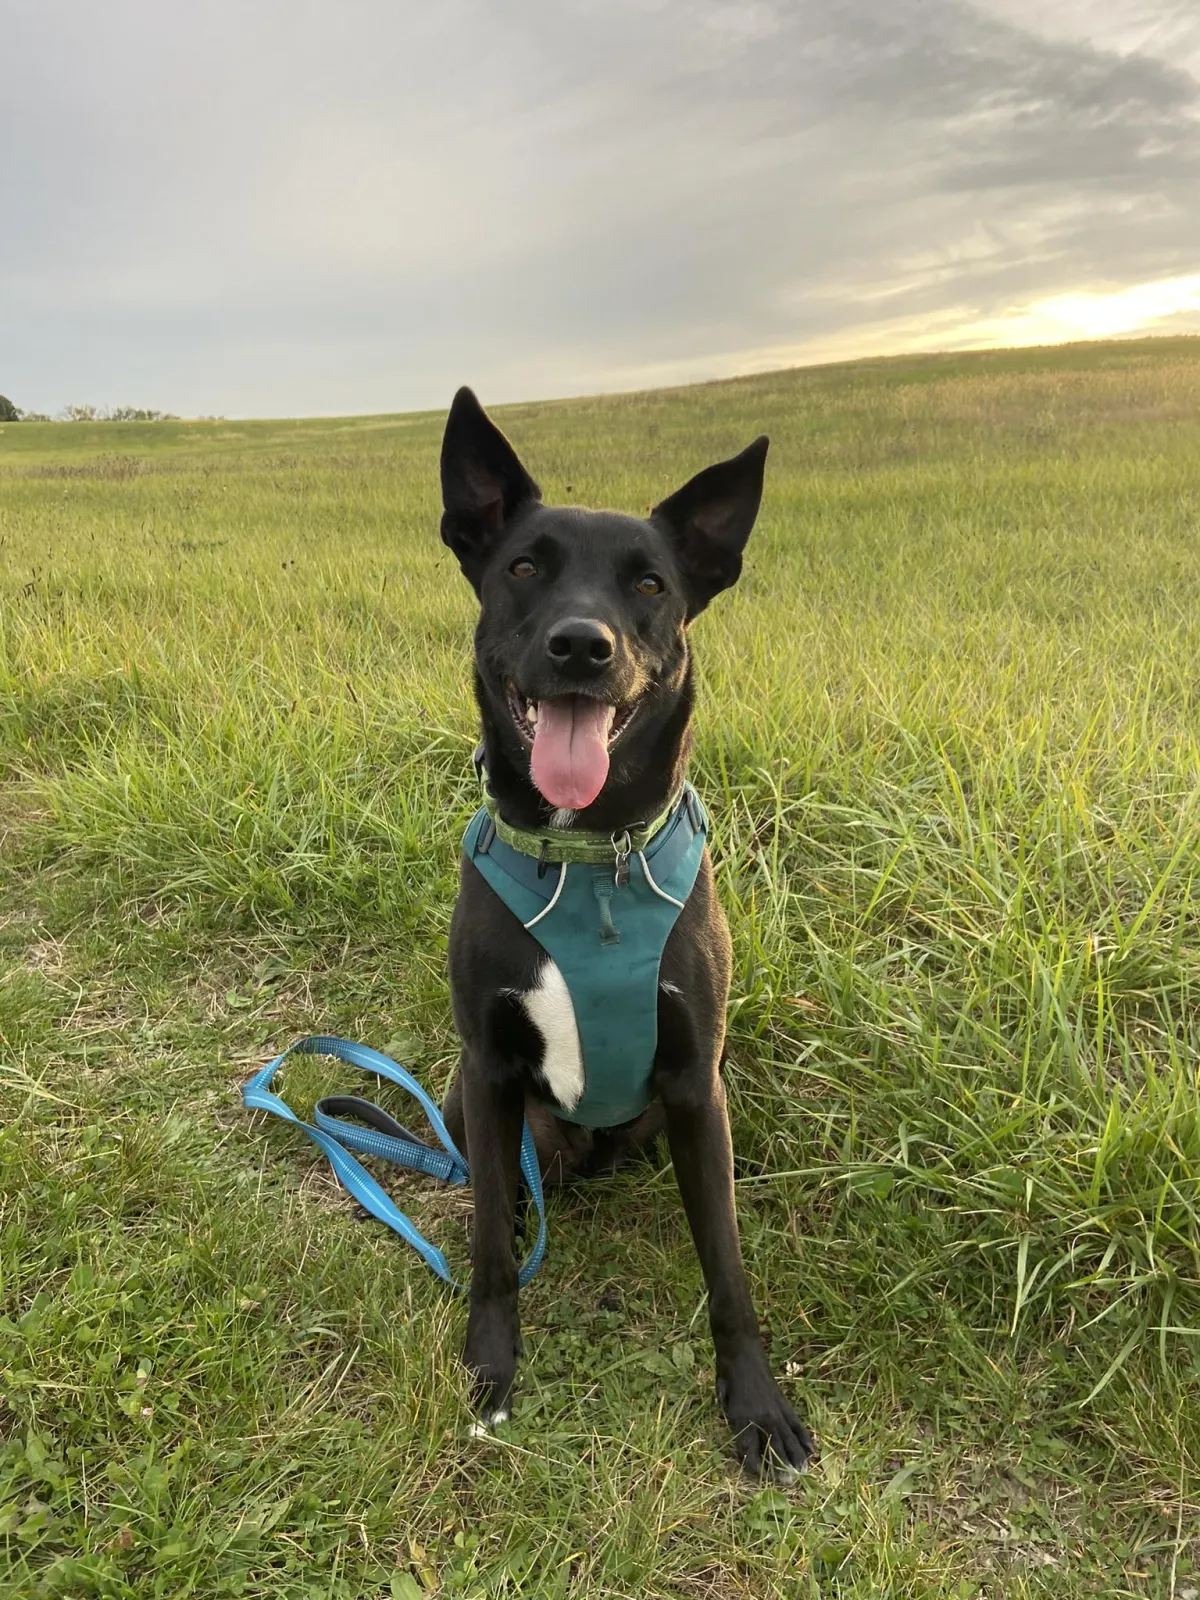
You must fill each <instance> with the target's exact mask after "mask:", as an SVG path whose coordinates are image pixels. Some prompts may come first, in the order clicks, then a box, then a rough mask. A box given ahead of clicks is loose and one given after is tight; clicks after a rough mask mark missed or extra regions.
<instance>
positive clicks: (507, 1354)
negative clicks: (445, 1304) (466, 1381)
mask: <svg viewBox="0 0 1200 1600" xmlns="http://www.w3.org/2000/svg"><path fill="white" fill-rule="evenodd" d="M520 1354H521V1332H520V1326H519V1324H518V1322H517V1319H516V1316H515V1314H514V1313H513V1312H512V1311H511V1310H510V1309H509V1308H508V1307H506V1306H497V1305H481V1306H475V1305H473V1306H472V1307H471V1315H470V1319H469V1321H468V1323H467V1342H466V1346H465V1348H464V1350H463V1361H464V1363H465V1365H466V1367H467V1370H468V1372H469V1373H470V1375H471V1398H472V1400H473V1402H474V1405H475V1409H476V1410H477V1412H478V1413H479V1418H480V1421H481V1422H482V1423H483V1424H484V1426H485V1427H486V1428H494V1427H496V1426H497V1425H498V1424H499V1423H502V1422H507V1421H508V1416H509V1411H510V1406H509V1395H510V1393H511V1390H512V1386H513V1379H514V1378H515V1377H516V1373H517V1359H518V1357H519V1356H520Z"/></svg>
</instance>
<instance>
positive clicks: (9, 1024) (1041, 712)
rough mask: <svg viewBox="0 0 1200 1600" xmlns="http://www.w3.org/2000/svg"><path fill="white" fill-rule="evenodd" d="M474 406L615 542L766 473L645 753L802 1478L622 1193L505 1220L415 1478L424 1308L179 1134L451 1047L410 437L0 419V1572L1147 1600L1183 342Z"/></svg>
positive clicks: (1171, 1422)
mask: <svg viewBox="0 0 1200 1600" xmlns="http://www.w3.org/2000/svg"><path fill="white" fill-rule="evenodd" d="M470 376H471V375H470V373H464V374H462V377H463V378H464V379H466V380H469V379H470ZM483 398H484V399H485V400H486V398H487V396H486V395H485V396H484V397H483ZM499 415H500V420H501V422H502V425H503V426H504V427H505V428H506V429H507V430H508V431H509V432H510V433H511V434H512V436H513V437H514V439H515V441H516V442H517V444H518V447H519V448H520V449H521V451H522V453H523V454H524V455H525V457H526V459H527V461H528V462H529V464H530V466H531V467H532V468H533V470H534V472H535V473H536V475H537V476H538V477H539V478H540V480H541V482H542V484H543V487H544V489H545V490H546V493H547V498H554V499H563V500H568V501H578V502H581V503H589V502H590V503H601V504H612V505H616V506H619V507H621V508H624V509H629V510H634V511H641V510H644V509H645V508H646V507H647V506H648V505H649V504H650V503H651V502H652V501H653V500H654V499H656V498H659V497H661V495H662V494H663V493H664V492H665V491H667V490H669V489H670V488H673V487H675V486H676V485H677V484H678V483H679V482H681V481H682V480H683V479H684V478H685V477H687V476H688V475H690V473H691V472H692V471H693V470H695V469H697V468H699V467H700V466H702V465H704V464H706V463H707V462H708V461H709V460H711V459H714V458H716V457H717V456H719V455H722V454H726V453H729V452H730V451H732V450H733V449H735V448H738V447H740V446H741V445H742V444H744V443H746V442H747V441H748V440H749V439H750V438H751V437H753V435H754V434H756V433H758V432H760V431H766V432H769V433H770V434H771V435H772V441H773V442H772V450H771V457H770V460H769V463H768V484H767V493H766V498H765V501H764V505H763V512H762V516H761V519H760V523H759V527H758V530H757V531H756V533H755V535H754V537H753V540H752V542H751V547H750V553H749V561H748V566H747V572H746V575H745V577H744V578H743V581H742V583H741V585H740V586H739V588H738V589H737V590H736V591H734V592H733V593H732V594H730V595H726V596H723V597H722V598H721V599H720V600H719V601H718V602H716V603H715V604H714V606H713V607H712V609H711V611H710V612H709V613H708V614H706V615H705V617H704V618H703V619H702V620H701V621H700V622H699V623H698V624H697V626H696V630H695V632H696V643H697V647H698V653H699V656H700V658H701V666H702V679H703V684H702V692H701V705H700V716H699V738H698V745H697V760H696V763H695V774H694V775H695V776H696V777H697V779H698V781H699V782H700V784H701V785H702V787H703V790H704V792H705V794H706V796H707V798H708V799H709V801H710V803H711V804H712V806H713V808H714V810H715V813H716V859H717V867H718V874H719V878H720V882H721V886H722V893H723V897H724V900H725V904H726V906H727V908H728V910H729V913H730V918H731V922H732V926H733V931H734V940H735V946H736V975H735V981H734V998H733V1003H732V1010H731V1024H730V1026H731V1064H730V1069H729V1085H730V1097H731V1104H732V1109H733V1115H734V1139H735V1145H736V1148H737V1152H738V1156H739V1161H740V1170H741V1172H742V1178H741V1181H740V1184H739V1209H740V1215H741V1220H742V1229H743V1237H744V1243H745V1251H746V1257H747V1263H748V1266H749V1269H750V1273H751V1278H752V1282H753V1285H754V1291H755V1296H756V1301H757V1304H758V1305H759V1307H760V1310H761V1314H762V1317H763V1322H764V1326H765V1327H766V1328H767V1329H768V1330H769V1335H770V1340H771V1352H772V1360H773V1363H774V1365H775V1367H776V1369H777V1370H778V1371H779V1372H780V1373H781V1374H786V1377H785V1379H784V1382H785V1387H786V1389H787V1391H788V1393H789V1394H790V1395H791V1396H792V1397H793V1399H795V1401H796V1403H797V1404H798V1406H799V1407H800V1408H801V1409H802V1410H803V1411H804V1412H805V1414H806V1415H807V1416H808V1418H809V1420H810V1422H811V1423H812V1425H813V1427H814V1429H815V1430H816V1432H817V1434H818V1436H819V1440H820V1445H821V1450H822V1459H821V1462H820V1464H819V1466H818V1467H817V1468H816V1469H815V1470H814V1471H813V1472H812V1473H811V1474H810V1475H809V1476H808V1477H807V1478H806V1479H805V1480H803V1481H802V1482H801V1483H800V1484H799V1485H797V1486H796V1487H795V1488H794V1489H788V1490H781V1489H779V1488H774V1487H763V1486H758V1485H754V1484H749V1483H745V1482H742V1481H740V1480H739V1479H738V1477H737V1476H736V1474H735V1472H734V1471H733V1469H732V1467H731V1465H730V1461H729V1457H728V1454H727V1441H726V1434H725V1429H724V1425H723V1423H722V1422H721V1419H720V1418H719V1416H718V1414H717V1412H716V1408H715V1405H714V1402H713V1399H712V1368H711V1351H710V1346H709V1343H708V1338H707V1330H706V1317H705V1312H704V1305H703V1293H702V1285H701V1281H700V1276H699V1270H698V1267H697V1265H696V1263H695V1259H694V1254H693V1251H692V1248H691V1245H690V1242H689V1240H688V1237H687V1232H686V1226H685V1223H684V1220H683V1216H682V1212H681V1208H680V1205H679V1203H678V1199H677V1196H676V1193H675V1189H674V1183H673V1179H672V1176H671V1172H670V1168H669V1166H668V1165H666V1164H665V1162H664V1163H663V1164H662V1165H661V1167H659V1168H656V1167H654V1166H648V1167H646V1168H645V1169H642V1170H636V1171H632V1172H630V1173H627V1174H622V1175H620V1176H619V1177H617V1178H615V1179H613V1180H611V1181H605V1182H600V1183H595V1184H592V1185H589V1186H587V1187H585V1188H579V1189H576V1190H573V1191H571V1192H568V1193H565V1194H562V1195H560V1196H558V1197H555V1198H554V1199H553V1200H552V1202H551V1250H550V1257H549V1260H548V1263H547V1265H546V1267H545V1269H544V1270H543V1272H542V1274H541V1276H540V1277H539V1278H538V1279H537V1280H536V1281H535V1283H534V1284H533V1285H532V1286H531V1288H530V1289H529V1290H527V1291H526V1292H525V1295H524V1301H523V1304H524V1318H525V1336H526V1360H525V1363H524V1365H523V1368H522V1373H521V1377H520V1379H519V1389H518V1394H517V1410H516V1414H515V1416H514V1418H513V1420H512V1422H511V1423H510V1424H509V1425H508V1426H507V1427H505V1428H504V1429H502V1430H501V1433H500V1435H499V1436H498V1437H496V1438H493V1439H484V1440H474V1439H471V1438H469V1437H468V1431H467V1430H468V1423H469V1412H468V1409H467V1407H466V1405H465V1398H464V1392H465V1391H464V1377H463V1373H462V1370H461V1368H460V1367H459V1364H458V1354H459V1348H460V1342H461V1337H462V1332H463V1325H464V1308H463V1307H462V1305H461V1304H460V1303H459V1302H457V1301H455V1300H453V1299H451V1298H450V1297H448V1296H447V1295H446V1294H445V1293H443V1292H442V1291H441V1290H440V1289H439V1288H438V1287H437V1285H436V1284H435V1282H434V1280H433V1279H432V1277H431V1276H430V1275H428V1274H427V1273H426V1271H425V1269H424V1268H423V1267H422V1266H421V1265H420V1263H419V1262H418V1261H417V1259H416V1257H415V1256H413V1255H411V1254H410V1253H408V1252H407V1251H406V1249H405V1247H404V1246H402V1245H401V1244H400V1243H399V1242H398V1241H396V1240H395V1239H394V1238H393V1237H392V1236H391V1235H389V1234H387V1233H386V1232H385V1231H384V1230H382V1229H381V1228H379V1227H378V1226H376V1225H375V1224H372V1223H364V1222H360V1221H358V1220H356V1218H355V1217H354V1216H353V1215H352V1213H351V1208H350V1206H349V1204H348V1203H347V1202H346V1200H345V1199H344V1197H343V1196H342V1195H341V1193H340V1191H339V1190H337V1188H336V1187H335V1186H334V1184H333V1182H332V1180H331V1178H330V1177H329V1175H328V1171H327V1168H326V1167H325V1164H324V1162H323V1160H321V1159H320V1158H319V1157H318V1156H317V1154H316V1152H315V1151H314V1150H313V1148H312V1146H310V1145H309V1144H308V1143H307V1142H306V1141H305V1140H303V1139H302V1138H301V1137H300V1136H299V1135H296V1136H293V1135H292V1134H290V1133H289V1132H288V1131H287V1130H285V1129H284V1128H283V1126H282V1125H281V1124H279V1123H276V1122H268V1121H267V1120H266V1119H263V1118H251V1117H249V1116H248V1115H246V1114H245V1113H243V1112H242V1110H241V1108H240V1104H239V1101H238V1093H237V1091H238V1087H239V1084H240V1082H241V1081H242V1080H243V1079H244V1078H245V1077H246V1076H247V1075H248V1074H249V1073H250V1071H251V1070H252V1069H253V1068H254V1067H255V1066H256V1065H258V1064H259V1063H261V1062H263V1061H264V1060H266V1059H267V1058H268V1056H269V1055H270V1054H271V1053H273V1052H274V1051H275V1050H277V1049H278V1048H281V1047H282V1046H283V1044H285V1043H286V1042H288V1041H289V1040H290V1039H291V1038H293V1037H294V1036H296V1035H298V1034H301V1033H304V1032H308V1031H313V1030H317V1029H320V1030H322V1031H332V1032H337V1033H341V1034H343V1035H346V1036H349V1037H353V1038H359V1039H364V1040H366V1041H369V1042H371V1043H374V1044H376V1045H379V1046H381V1047H384V1048H389V1049H390V1050H391V1052H392V1053H393V1054H397V1055H399V1056H400V1057H401V1058H403V1059H405V1060H407V1061H409V1062H410V1063H412V1064H414V1065H415V1066H416V1068H417V1070H418V1071H419V1072H420V1074H421V1075H422V1076H423V1078H424V1079H425V1081H426V1082H428V1083H429V1084H430V1085H431V1086H434V1087H435V1088H439V1089H440V1088H441V1086H442V1085H443V1084H444V1082H445V1080H446V1078H447V1076H448V1073H449V1071H450V1068H451V1063H452V1060H453V1056H454V1040H453V1037H452V1031H451V1026H450V1017H449V1008H448V998H447V992H446V987H445V982H444V977H443V961H444V947H445V939H446V933H447V927H448V922H449V914H450V906H451V897H452V894H453V886H454V871H455V855H456V849H457V843H458V839H459V836H460V833H461V829H462V826H463V824H464V822H465V820H466V818H467V816H468V814H469V812H470V810H471V809H472V806H473V785H472V777H471V775H470V771H469V767H470V763H469V755H470V751H471V748H472V745H473V742H474V727H473V719H472V710H471V705H470V702H469V698H468V693H467V688H466V679H467V667H468V661H469V646H470V629H471V623H472V603H471V597H470V594H469V591H468V590H467V587H466V585H465V583H464V582H463V581H462V579H461V578H460V576H459V574H458V572H457V569H456V568H455V566H454V564H453V562H452V560H451V559H450V557H449V556H448V553H447V552H445V551H444V550H443V547H442V546H441V544H440V543H439V541H438V538H437V531H436V530H437V518H438V511H439V507H438V503H437V476H436V460H437V448H438V442H439V433H440V424H441V417H440V416H430V415H425V416H411V417H371V418H362V419H354V420H337V421H311V422H273V423H223V422H215V423H188V422H178V423H161V424H152V425H130V426H124V425H117V424H108V425H100V426H88V425H57V426H34V425H10V426H7V427H4V428H3V429H0V606H2V611H0V768H2V773H3V780H2V784H0V839H2V841H3V842H2V864H0V873H2V883H0V893H2V896H3V900H2V903H0V1097H2V1102H3V1111H4V1128H3V1133H2V1134H0V1172H2V1188H0V1197H2V1198H0V1203H2V1205H3V1222H4V1226H3V1249H2V1265H0V1273H2V1291H3V1294H2V1305H0V1312H2V1316H0V1532H2V1540H0V1594H3V1595H4V1596H14V1597H15V1596H22V1597H34V1596H41V1595H54V1596H104V1597H112V1600H119V1597H132V1596H137V1597H139V1600H140V1597H143V1596H163V1597H171V1600H175V1597H180V1596H199V1597H205V1600H207V1597H223V1596H236V1595H245V1596H255V1597H258V1596H262V1597H267V1596H270V1597H276V1596H281V1597H282V1596H288V1597H297V1600H298V1597H301V1596H312V1597H318V1596H319V1597H326V1596H330V1597H343V1600H361V1597H375V1596H378V1597H380V1600H386V1597H400V1600H416V1597H418V1596H420V1595H423V1594H426V1593H436V1594H439V1595H445V1596H470V1597H476V1596H479V1597H483V1596H489V1597H490V1596H517V1595H520V1596H530V1597H541V1596H560V1597H567V1596H601V1595H611V1596H622V1597H623V1596H629V1597H639V1600H640V1597H659V1596H685V1597H694V1600H704V1597H712V1600H734V1597H740V1596H756V1597H758V1596H817V1595H821V1596H830V1597H833V1596H837V1597H842V1600H849V1597H851V1596H854V1597H860V1596H861V1597H867V1596H871V1597H879V1596H895V1597H910V1596H911V1597H917V1600H931V1597H934V1596H938V1597H943V1596H944V1597H951V1596H953V1597H966V1596H988V1597H996V1596H1004V1597H1012V1600H1018V1597H1025V1596H1035V1595H1038V1596H1040V1595H1047V1596H1055V1597H1065V1600H1074V1597H1076V1596H1083V1595H1103V1596H1126V1595H1129V1596H1139V1597H1140V1596H1161V1597H1164V1600H1175V1597H1178V1600H1196V1594H1197V1589H1198V1587H1200V1406H1198V1403H1197V1401H1198V1388H1200V1336H1198V1335H1200V1317H1198V1312H1200V1089H1198V1080H1197V1059H1198V1056H1197V1052H1198V1048H1200V954H1198V941H1197V935H1198V932H1200V904H1198V903H1197V894H1196V887H1195V883H1196V872H1195V864H1196V860H1197V849H1198V846H1200V746H1198V737H1197V730H1198V729H1200V340H1190V341H1189V340H1177V341H1172V340H1157V341H1152V342H1146V343H1124V344H1117V345H1107V346H1092V347H1075V348H1071V349H1065V350H1058V351H1037V352H1000V353H996V354H990V355H976V356H952V357H940V358H925V359H914V360H908V359H903V360H896V361H888V362H879V363H864V364H858V365H854V366H846V367H841V368H825V369H818V370H812V371H802V372H792V373H779V374H774V375H771V376H766V377H761V378H747V379H743V380H738V381H735V382H731V383H726V384H720V385H710V386H706V387H700V388H694V389H687V390H680V391H676V392H672V393H663V394H651V395H637V396H628V397H621V398H614V399H603V400H583V401H572V402H568V403H563V404H557V405H526V406H517V407H512V408H509V409H508V410H506V411H503V412H501V413H500V414H499ZM343 1081H346V1080H344V1079H343V1077H342V1076H341V1075H340V1074H339V1072H338V1071H337V1070H335V1069H334V1067H333V1064H332V1063H324V1064H322V1063H316V1062H307V1063H305V1064H304V1065H303V1067H300V1066H297V1067H296V1068H295V1070H294V1071H293V1072H292V1073H291V1076H290V1079H289V1084H288V1088H289V1091H290V1092H291V1093H292V1094H293V1095H294V1097H295V1099H296V1101H297V1102H298V1103H300V1104H304V1103H306V1101H308V1100H311V1097H312V1096H313V1095H314V1093H316V1092H318V1089H319V1088H326V1089H327V1088H329V1087H331V1086H333V1085H335V1084H338V1083H340V1082H343ZM401 1203H402V1204H403V1205H404V1206H405V1208H406V1209H408V1210H409V1211H410V1212H411V1213H412V1214H414V1215H415V1216H416V1217H417V1218H418V1219H419V1220H420V1221H421V1222H422V1224H423V1225H424V1226H425V1228H426V1231H427V1232H429V1233H431V1234H433V1235H434V1236H435V1237H436V1238H438V1239H439V1240H440V1241H441V1242H442V1243H444V1244H445V1245H446V1247H447V1249H448V1251H449V1253H450V1254H451V1256H452V1258H453V1259H454V1260H455V1261H456V1262H458V1263H459V1265H460V1266H465V1262H466V1249H465V1246H466V1221H467V1216H468V1212H469V1199H467V1198H464V1195H463V1193H462V1192H461V1191H445V1190H439V1189H438V1188H436V1187H435V1186H431V1185H429V1184H428V1183H426V1182H425V1181H424V1180H419V1179H411V1180H408V1181H402V1196H401Z"/></svg>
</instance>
